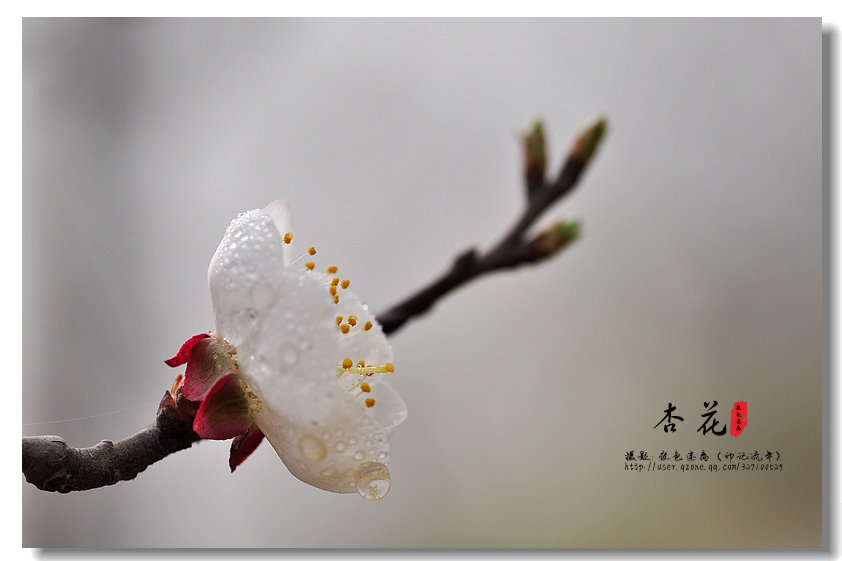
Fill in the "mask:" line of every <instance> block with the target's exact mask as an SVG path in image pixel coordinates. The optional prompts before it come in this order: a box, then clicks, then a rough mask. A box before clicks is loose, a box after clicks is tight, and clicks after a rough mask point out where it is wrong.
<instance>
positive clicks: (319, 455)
mask: <svg viewBox="0 0 842 561" xmlns="http://www.w3.org/2000/svg"><path fill="white" fill-rule="evenodd" d="M298 449H299V450H301V453H302V454H303V455H304V457H305V458H307V459H308V460H310V461H311V462H318V461H319V460H321V459H323V458H324V457H325V456H326V455H327V448H325V445H324V443H323V442H322V441H321V440H319V439H318V437H316V436H314V435H312V434H305V435H304V436H302V437H301V438H299V439H298Z"/></svg>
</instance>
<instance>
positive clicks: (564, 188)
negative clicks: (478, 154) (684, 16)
mask: <svg viewBox="0 0 842 561" xmlns="http://www.w3.org/2000/svg"><path fill="white" fill-rule="evenodd" d="M605 127H606V123H605V120H603V119H600V120H599V121H597V122H596V123H595V124H594V125H592V126H591V127H589V128H588V129H586V130H585V131H584V132H583V133H582V134H580V135H579V137H578V138H577V139H576V142H575V143H574V145H573V148H572V149H571V151H570V153H569V154H568V156H567V160H566V161H565V163H564V165H563V166H562V169H561V171H560V172H559V174H558V177H557V178H556V180H555V181H553V182H552V183H548V182H547V181H546V179H545V175H544V174H545V168H546V153H545V142H544V135H543V129H542V127H541V124H540V123H536V124H535V126H534V127H533V129H532V130H531V131H530V132H529V133H527V134H526V135H524V137H523V147H524V179H525V183H526V196H527V204H526V207H525V208H524V210H523V212H522V213H521V215H520V217H519V218H518V220H517V221H516V222H515V223H514V225H513V226H512V227H511V229H510V230H509V231H508V232H507V233H506V234H505V235H504V236H503V237H502V238H501V239H500V241H499V242H498V243H497V244H496V245H495V246H494V247H492V248H491V249H490V250H489V251H487V252H486V253H485V254H482V255H480V254H479V252H478V251H477V250H476V249H473V248H471V249H468V250H467V251H464V252H463V253H461V254H460V255H459V256H457V257H456V259H455V260H454V262H453V264H452V265H451V267H450V269H449V270H447V271H446V272H445V273H444V274H443V275H441V276H440V277H439V278H438V279H436V280H435V281H433V282H432V283H430V284H429V285H428V286H426V287H425V288H423V289H421V290H420V291H418V292H417V293H416V294H414V295H412V296H410V297H409V298H407V299H406V300H404V301H402V302H401V303H399V304H397V305H395V306H393V307H392V308H389V309H388V310H386V311H385V312H383V313H382V314H379V315H377V316H376V317H377V319H378V320H379V321H380V323H381V325H382V326H383V331H384V332H385V333H394V332H395V331H397V330H398V329H400V328H401V327H402V326H403V325H404V324H405V323H406V322H407V321H409V320H410V319H411V318H413V317H415V316H418V315H421V314H423V313H425V312H427V311H428V310H429V309H430V308H431V307H432V306H433V304H435V302H436V301H438V300H439V299H440V298H441V297H442V296H444V295H445V294H447V293H449V292H450V291H452V290H454V289H456V288H458V287H459V286H462V285H463V284H466V283H467V282H468V281H470V280H473V279H475V278H477V277H479V276H481V275H484V274H486V273H490V272H492V271H498V270H502V269H509V268H513V267H517V266H519V265H522V264H527V263H536V262H538V261H542V260H544V259H546V258H548V257H550V256H552V255H555V254H557V253H558V252H559V251H561V250H562V249H563V248H564V247H566V246H567V245H568V244H569V243H570V242H572V241H574V240H575V239H576V238H577V237H578V234H579V225H578V223H576V222H570V223H564V222H557V223H555V224H554V225H553V226H551V227H550V228H548V229H547V230H544V231H543V232H541V233H540V234H538V235H537V236H535V237H533V238H531V239H529V240H527V239H525V235H526V232H527V230H528V229H529V227H530V226H531V225H532V224H533V223H534V222H535V220H536V219H537V218H538V216H540V215H541V214H542V213H543V212H544V211H545V210H546V209H547V208H548V207H549V206H550V205H552V204H553V203H554V202H555V201H557V200H558V199H560V198H561V197H563V196H564V195H566V194H567V193H569V192H570V191H571V190H572V189H573V188H574V187H575V186H576V184H577V182H578V180H579V178H580V177H581V174H582V172H583V171H584V170H585V168H586V167H587V165H588V163H589V162H590V160H591V158H592V157H593V154H594V153H595V152H596V148H597V146H598V145H599V142H600V140H601V139H602V136H603V134H604V132H605ZM197 407H198V404H197V403H195V402H192V401H189V400H187V399H186V398H185V397H184V395H183V393H182V389H181V387H180V385H178V384H174V385H173V391H172V392H170V391H168V392H166V393H165V394H164V397H163V399H162V400H161V403H160V405H159V406H158V413H157V416H156V420H155V423H154V424H152V425H150V426H148V427H146V428H145V429H142V430H140V431H138V432H136V433H135V434H133V435H131V436H129V437H127V438H124V439H123V440H120V441H118V442H116V443H112V442H111V441H108V440H103V441H102V442H100V443H99V444H97V445H96V446H92V447H90V448H73V447H71V446H68V445H67V443H66V442H65V441H64V439H63V438H61V437H58V436H51V435H48V436H36V437H24V438H23V474H24V476H25V477H26V480H27V481H28V482H29V483H32V484H33V485H35V486H36V487H38V488H39V489H42V490H44V491H58V492H59V493H68V492H70V491H85V490H88V489H96V488H98V487H105V486H107V485H113V484H115V483H118V482H120V481H127V480H130V479H134V478H135V477H136V476H137V474H138V473H140V472H141V471H143V470H144V469H146V468H147V467H149V466H150V465H152V464H153V463H155V462H157V461H158V460H161V459H163V458H165V457H166V456H168V455H170V454H172V453H173V452H178V451H179V450H184V449H185V448H189V447H190V446H191V445H192V444H193V443H194V442H197V441H199V440H201V438H200V437H199V436H198V435H197V434H196V433H195V432H193V418H194V417H195V415H196V410H197Z"/></svg>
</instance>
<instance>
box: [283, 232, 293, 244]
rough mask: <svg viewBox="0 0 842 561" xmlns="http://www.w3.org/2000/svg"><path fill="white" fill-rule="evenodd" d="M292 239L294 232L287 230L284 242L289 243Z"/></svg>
mask: <svg viewBox="0 0 842 561" xmlns="http://www.w3.org/2000/svg"><path fill="white" fill-rule="evenodd" d="M291 241H292V232H287V233H286V234H284V243H289V242H291Z"/></svg>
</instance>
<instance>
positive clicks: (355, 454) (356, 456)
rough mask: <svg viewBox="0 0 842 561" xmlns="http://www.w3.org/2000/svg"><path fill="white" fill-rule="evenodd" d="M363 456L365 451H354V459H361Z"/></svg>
mask: <svg viewBox="0 0 842 561" xmlns="http://www.w3.org/2000/svg"><path fill="white" fill-rule="evenodd" d="M363 458H365V452H363V451H362V450H357V451H356V452H355V453H354V459H355V460H362V459H363Z"/></svg>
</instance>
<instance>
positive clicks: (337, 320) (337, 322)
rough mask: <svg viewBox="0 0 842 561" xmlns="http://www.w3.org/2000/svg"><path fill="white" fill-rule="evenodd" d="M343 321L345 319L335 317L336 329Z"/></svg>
mask: <svg viewBox="0 0 842 561" xmlns="http://www.w3.org/2000/svg"><path fill="white" fill-rule="evenodd" d="M343 319H345V318H343V317H342V316H336V326H337V327H339V325H341V324H342V320H343Z"/></svg>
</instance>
